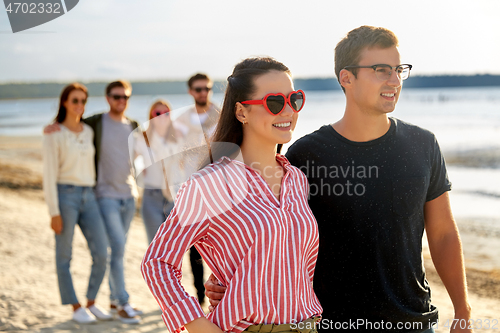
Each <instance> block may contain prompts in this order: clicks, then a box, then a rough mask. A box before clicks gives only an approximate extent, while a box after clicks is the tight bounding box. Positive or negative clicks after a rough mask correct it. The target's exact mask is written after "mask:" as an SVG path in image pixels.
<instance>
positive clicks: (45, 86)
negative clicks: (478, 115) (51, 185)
mask: <svg viewBox="0 0 500 333" xmlns="http://www.w3.org/2000/svg"><path fill="white" fill-rule="evenodd" d="M68 83H69V81H68V82H64V83H62V82H40V83H4V84H0V100H4V99H31V98H54V97H58V96H59V94H60V92H61V90H62V88H63V87H64V86H65V85H66V84H68ZM83 83H84V84H85V85H86V86H87V88H88V89H89V94H90V95H91V96H103V95H104V89H105V87H106V84H107V83H108V82H83ZM294 83H295V88H297V89H302V90H307V91H332V90H333V91H340V86H339V84H338V82H337V79H336V78H334V77H330V78H296V79H294ZM132 87H133V92H134V95H164V94H185V93H186V92H187V86H186V82H185V81H179V80H176V81H167V80H165V81H132ZM225 87H226V82H225V81H215V82H214V92H216V93H222V92H224V89H225ZM404 87H405V89H407V88H452V87H500V75H490V74H482V75H435V76H412V77H410V79H409V80H407V81H405V83H404Z"/></svg>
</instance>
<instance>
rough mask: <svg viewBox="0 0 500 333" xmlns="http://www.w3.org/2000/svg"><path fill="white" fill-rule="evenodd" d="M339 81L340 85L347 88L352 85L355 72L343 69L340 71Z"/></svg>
mask: <svg viewBox="0 0 500 333" xmlns="http://www.w3.org/2000/svg"><path fill="white" fill-rule="evenodd" d="M339 77H340V78H339V82H340V85H341V86H342V87H344V88H347V87H348V86H350V85H351V80H352V79H353V78H354V77H353V74H352V73H351V72H350V71H348V70H347V69H343V70H341V71H340V73H339Z"/></svg>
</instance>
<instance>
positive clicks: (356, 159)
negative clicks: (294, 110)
mask: <svg viewBox="0 0 500 333" xmlns="http://www.w3.org/2000/svg"><path fill="white" fill-rule="evenodd" d="M397 46H398V40H397V37H396V36H395V35H394V33H392V32H391V31H389V30H387V29H384V28H374V27H368V26H363V27H360V28H357V29H354V30H352V31H351V32H349V33H348V35H347V36H346V37H345V38H344V39H343V40H341V41H340V42H339V43H338V44H337V47H336V49H335V73H336V75H337V78H338V81H339V83H340V85H341V86H342V89H343V91H344V93H345V96H346V108H345V113H344V116H343V117H342V119H340V120H339V121H338V122H336V123H334V124H332V125H326V126H323V127H321V128H320V129H319V130H317V131H315V132H313V133H311V134H309V135H306V136H305V137H303V138H301V139H299V140H297V141H296V142H295V143H294V144H293V145H292V146H291V147H290V148H289V149H288V152H287V154H286V156H287V158H288V159H289V160H290V162H291V163H292V164H293V165H295V166H297V167H299V168H300V169H301V170H302V171H303V172H304V173H305V174H306V176H307V178H308V180H309V183H310V199H309V205H310V207H311V209H312V211H313V213H314V215H315V217H316V219H317V222H318V227H319V236H320V245H319V253H318V261H317V265H316V271H315V275H314V289H315V292H316V295H317V296H318V298H319V300H320V302H321V305H322V306H323V309H324V312H323V315H322V317H323V319H322V321H321V323H320V324H319V325H318V328H319V331H320V332H321V331H330V330H350V331H357V332H374V331H376V332H433V329H432V324H433V323H435V322H436V321H437V317H438V314H437V309H436V308H435V307H434V306H433V305H432V304H431V293H430V289H429V285H428V283H427V280H426V277H425V271H424V268H423V259H422V237H423V233H424V230H425V231H426V233H427V239H428V243H429V249H430V251H431V255H432V258H433V262H434V265H435V267H436V270H437V271H438V273H439V276H440V277H441V279H442V281H443V283H444V285H445V286H446V289H447V290H448V293H449V295H450V298H451V300H452V302H453V305H454V308H455V316H456V317H455V318H456V319H457V320H458V322H457V325H456V327H455V328H454V329H452V330H451V331H452V332H459V331H463V332H471V330H467V329H465V330H460V326H462V327H468V326H469V325H468V320H469V319H470V315H471V308H470V305H469V302H468V297H467V287H466V282H465V270H464V264H463V255H462V249H461V242H460V237H459V234H458V231H457V227H456V224H455V221H454V219H453V216H452V213H451V209H450V203H449V197H448V191H449V190H450V189H451V183H450V182H449V180H448V177H447V173H446V166H445V162H444V159H443V156H442V154H441V151H440V149H439V145H438V143H437V141H436V139H435V137H434V135H433V134H432V133H431V132H429V131H427V130H424V129H422V128H419V127H417V126H414V125H411V124H408V123H405V122H403V121H401V120H399V119H395V118H390V117H389V116H388V114H389V113H391V112H392V111H394V109H395V107H396V103H397V101H398V98H399V94H400V93H401V88H402V81H403V80H405V79H406V78H407V77H408V76H409V72H410V70H411V65H402V64H401V62H400V54H399V51H398V49H397ZM206 287H207V289H208V290H209V293H207V294H208V295H209V296H210V297H211V298H214V299H216V298H220V295H214V294H213V293H211V292H210V291H212V290H213V291H217V290H218V289H216V288H215V287H212V285H211V283H210V282H208V283H207V285H206ZM219 290H222V289H219ZM211 303H212V301H211ZM465 324H467V325H465Z"/></svg>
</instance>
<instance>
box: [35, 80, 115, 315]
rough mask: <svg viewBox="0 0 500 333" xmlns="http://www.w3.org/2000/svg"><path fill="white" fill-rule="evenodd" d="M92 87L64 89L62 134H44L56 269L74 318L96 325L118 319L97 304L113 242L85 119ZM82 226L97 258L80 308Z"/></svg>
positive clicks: (59, 117)
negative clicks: (77, 245) (74, 261)
mask: <svg viewBox="0 0 500 333" xmlns="http://www.w3.org/2000/svg"><path fill="white" fill-rule="evenodd" d="M87 97H88V94H87V88H86V87H85V86H84V85H82V84H78V83H72V84H70V85H68V86H66V87H65V88H64V90H63V91H62V93H61V96H60V101H59V111H58V114H57V117H56V122H57V123H59V126H60V128H61V130H60V131H57V132H53V133H50V134H45V135H44V136H43V162H44V163H43V189H44V194H45V200H46V202H47V205H48V206H49V213H50V216H51V228H52V229H53V230H54V232H55V238H56V267H57V277H58V281H59V291H60V294H61V301H62V304H71V305H72V306H73V310H74V312H73V320H75V321H76V322H78V323H83V324H86V323H91V322H95V321H96V318H97V319H101V320H109V319H112V317H111V316H110V315H109V314H108V313H106V312H104V311H103V310H102V309H100V308H99V307H97V306H96V305H95V304H94V302H95V298H96V296H97V292H98V290H99V287H100V285H101V282H102V280H103V278H104V274H105V272H106V264H107V247H108V240H107V236H106V229H105V227H104V223H103V220H102V217H101V213H100V211H99V206H98V205H97V202H96V199H95V196H94V190H93V187H94V185H95V181H96V180H95V164H94V156H95V148H94V145H93V138H94V132H93V131H92V129H91V128H90V126H88V125H86V124H84V123H83V122H82V121H81V119H82V115H83V112H84V110H85V103H86V101H87ZM76 225H78V226H80V229H81V230H82V233H83V235H84V236H85V238H86V239H87V243H88V246H89V249H90V253H91V255H92V269H91V273H90V278H89V285H88V289H87V307H86V308H84V307H82V306H81V305H80V303H79V301H78V299H77V297H76V294H75V289H74V287H73V281H72V277H71V272H70V261H71V257H72V242H73V235H74V231H75V226H76Z"/></svg>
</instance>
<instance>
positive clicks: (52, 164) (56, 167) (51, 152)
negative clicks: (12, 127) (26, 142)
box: [43, 123, 95, 216]
mask: <svg viewBox="0 0 500 333" xmlns="http://www.w3.org/2000/svg"><path fill="white" fill-rule="evenodd" d="M82 125H83V131H81V132H80V133H75V132H72V131H71V130H69V129H68V128H67V127H66V126H64V125H63V124H59V127H60V128H61V130H60V131H57V132H53V133H50V134H45V135H44V136H43V191H44V194H45V201H46V202H47V205H48V206H49V213H50V216H57V215H60V211H59V200H58V197H57V184H67V185H76V186H94V185H95V164H94V163H95V162H94V156H95V148H94V143H93V139H94V131H93V130H92V128H91V127H90V126H88V125H86V124H84V123H82Z"/></svg>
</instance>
